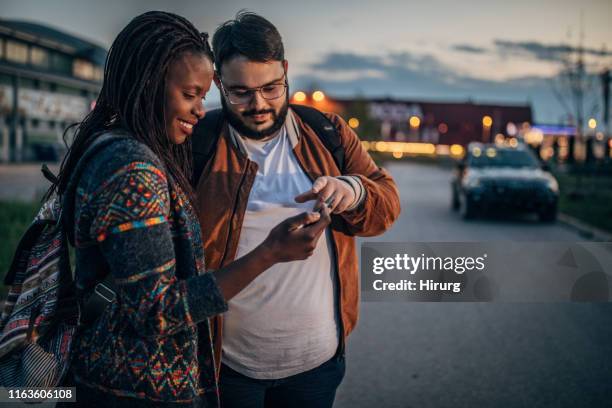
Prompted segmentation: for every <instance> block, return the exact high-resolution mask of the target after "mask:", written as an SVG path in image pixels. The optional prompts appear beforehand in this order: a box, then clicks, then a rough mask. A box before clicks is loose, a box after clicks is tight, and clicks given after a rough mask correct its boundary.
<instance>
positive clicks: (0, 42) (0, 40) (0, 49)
mask: <svg viewBox="0 0 612 408" xmlns="http://www.w3.org/2000/svg"><path fill="white" fill-rule="evenodd" d="M3 58H4V38H0V59H3Z"/></svg>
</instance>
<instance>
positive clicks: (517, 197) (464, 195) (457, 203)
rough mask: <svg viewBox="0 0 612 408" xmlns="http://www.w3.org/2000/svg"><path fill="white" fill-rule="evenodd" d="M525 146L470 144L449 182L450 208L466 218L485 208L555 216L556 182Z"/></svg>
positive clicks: (542, 217) (544, 217)
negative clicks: (450, 193) (450, 189)
mask: <svg viewBox="0 0 612 408" xmlns="http://www.w3.org/2000/svg"><path fill="white" fill-rule="evenodd" d="M548 170H549V169H548V167H547V166H546V165H542V164H541V162H540V161H539V160H538V158H537V157H536V156H535V155H534V154H533V152H532V151H531V150H530V149H529V148H528V147H527V146H525V145H522V144H519V145H518V146H516V147H510V146H500V145H493V144H482V143H471V144H470V145H469V146H468V148H467V153H466V157H465V158H464V160H463V161H462V162H460V163H459V164H458V165H457V170H456V172H455V175H454V177H453V179H452V181H451V187H452V208H453V210H459V211H460V213H461V215H462V216H463V218H465V219H469V218H474V217H475V216H477V215H479V214H482V213H484V212H488V211H497V210H499V211H513V210H516V211H529V212H535V213H537V214H538V216H539V218H540V220H541V221H544V222H553V221H555V220H556V218H557V201H558V199H559V185H558V183H557V180H556V179H555V177H554V176H553V175H552V174H551V173H550V171H548Z"/></svg>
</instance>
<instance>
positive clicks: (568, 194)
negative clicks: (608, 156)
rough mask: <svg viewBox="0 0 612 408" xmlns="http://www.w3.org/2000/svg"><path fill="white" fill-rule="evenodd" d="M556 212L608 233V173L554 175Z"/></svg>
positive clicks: (611, 196) (611, 197)
mask: <svg viewBox="0 0 612 408" xmlns="http://www.w3.org/2000/svg"><path fill="white" fill-rule="evenodd" d="M555 176H556V177H557V180H558V181H559V190H560V197H559V211H561V212H563V213H565V214H568V215H570V216H572V217H575V218H578V219H579V220H581V221H584V222H586V223H587V224H590V225H592V226H594V227H597V228H600V229H603V230H606V231H610V232H612V174H600V175H593V174H583V175H578V174H574V173H558V174H555Z"/></svg>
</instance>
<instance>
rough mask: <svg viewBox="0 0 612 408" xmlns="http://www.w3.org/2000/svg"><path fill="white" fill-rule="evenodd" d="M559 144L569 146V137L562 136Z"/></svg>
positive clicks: (558, 141) (558, 140)
mask: <svg viewBox="0 0 612 408" xmlns="http://www.w3.org/2000/svg"><path fill="white" fill-rule="evenodd" d="M557 144H558V145H559V147H567V146H568V145H569V142H568V141H567V137H565V136H561V137H560V138H558V139H557Z"/></svg>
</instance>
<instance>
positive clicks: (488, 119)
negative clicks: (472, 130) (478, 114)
mask: <svg viewBox="0 0 612 408" xmlns="http://www.w3.org/2000/svg"><path fill="white" fill-rule="evenodd" d="M491 125H493V118H492V117H490V116H489V115H485V116H483V117H482V126H484V127H486V128H490V127H491Z"/></svg>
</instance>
